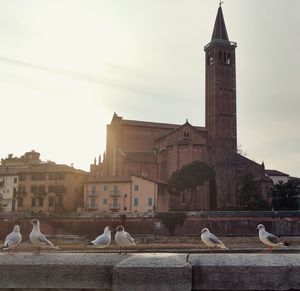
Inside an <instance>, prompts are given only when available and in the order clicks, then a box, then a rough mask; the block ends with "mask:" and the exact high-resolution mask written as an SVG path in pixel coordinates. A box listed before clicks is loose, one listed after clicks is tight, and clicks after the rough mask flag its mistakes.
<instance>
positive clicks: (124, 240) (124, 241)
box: [115, 225, 135, 255]
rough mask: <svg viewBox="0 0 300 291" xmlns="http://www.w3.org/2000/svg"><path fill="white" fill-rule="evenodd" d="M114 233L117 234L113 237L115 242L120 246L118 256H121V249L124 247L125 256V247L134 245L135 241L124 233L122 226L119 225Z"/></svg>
mask: <svg viewBox="0 0 300 291" xmlns="http://www.w3.org/2000/svg"><path fill="white" fill-rule="evenodd" d="M116 231H117V233H116V235H115V241H116V243H117V244H118V245H119V246H120V252H119V254H121V248H122V247H125V255H126V254H127V247H128V246H132V245H135V241H134V239H133V238H132V237H131V235H130V234H129V233H128V232H126V231H124V227H123V226H122V225H119V226H118V227H117V228H116Z"/></svg>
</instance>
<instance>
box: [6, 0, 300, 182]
mask: <svg viewBox="0 0 300 291" xmlns="http://www.w3.org/2000/svg"><path fill="white" fill-rule="evenodd" d="M218 5H219V1H218V0H139V1H136V0H109V1H108V0H89V1H86V0H26V1H25V0H9V1H7V0H0V7H1V9H0V130H1V139H0V158H5V157H7V155H8V154H10V153H12V154H14V156H21V155H22V154H24V153H25V152H26V151H31V150H36V151H38V152H40V153H41V158H42V160H45V161H46V160H51V161H54V162H56V163H62V164H67V165H71V164H72V163H73V164H74V167H75V168H80V169H83V170H89V164H91V163H93V160H94V157H96V156H97V157H98V155H99V154H102V153H103V151H104V150H105V146H106V125H107V124H109V123H110V122H111V119H112V116H113V113H114V112H116V113H117V114H118V115H119V116H122V117H123V118H124V119H131V120H144V121H153V122H166V123H175V124H183V123H184V122H185V120H186V119H188V121H189V122H190V123H191V124H192V125H195V126H204V125H205V124H204V123H205V122H204V120H205V115H204V114H205V112H204V106H205V103H204V101H205V100H204V99H205V86H204V82H205V64H204V60H205V56H204V51H203V48H204V46H205V45H206V44H207V43H208V42H209V41H210V38H211V34H212V31H213V25H214V21H215V17H216V13H217V9H218ZM222 8H223V14H224V18H225V22H226V27H227V31H228V35H229V39H230V40H231V41H235V42H237V49H236V63H237V67H236V70H237V72H236V75H237V127H238V144H239V148H240V149H241V150H242V151H243V152H244V153H245V154H246V155H247V157H248V158H250V159H253V160H254V161H256V162H259V163H261V162H262V161H264V163H265V166H266V168H267V169H277V170H279V171H282V172H285V173H287V174H290V175H291V176H296V177H300V130H299V125H300V94H299V92H300V86H299V84H300V71H299V69H300V38H299V27H300V18H299V15H298V14H299V10H300V1H299V0H289V1H286V0H276V1H274V0H273V1H271V0H264V1H261V0H251V1H246V0H224V3H223V4H222Z"/></svg>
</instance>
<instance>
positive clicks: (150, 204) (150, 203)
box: [148, 197, 153, 206]
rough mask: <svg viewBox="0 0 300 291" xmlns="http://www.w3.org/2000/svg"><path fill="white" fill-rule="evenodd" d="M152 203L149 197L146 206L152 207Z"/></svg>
mask: <svg viewBox="0 0 300 291" xmlns="http://www.w3.org/2000/svg"><path fill="white" fill-rule="evenodd" d="M152 203H153V199H152V197H149V198H148V206H152Z"/></svg>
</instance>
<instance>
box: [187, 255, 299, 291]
mask: <svg viewBox="0 0 300 291" xmlns="http://www.w3.org/2000/svg"><path fill="white" fill-rule="evenodd" d="M189 261H190V262H191V263H192V265H193V290H299V289H300V276H299V274H300V255H299V254H267V253H266V254H201V255H191V256H190V259H189Z"/></svg>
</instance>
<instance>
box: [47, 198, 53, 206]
mask: <svg viewBox="0 0 300 291" xmlns="http://www.w3.org/2000/svg"><path fill="white" fill-rule="evenodd" d="M48 204H49V207H53V206H54V197H49V202H48Z"/></svg>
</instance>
